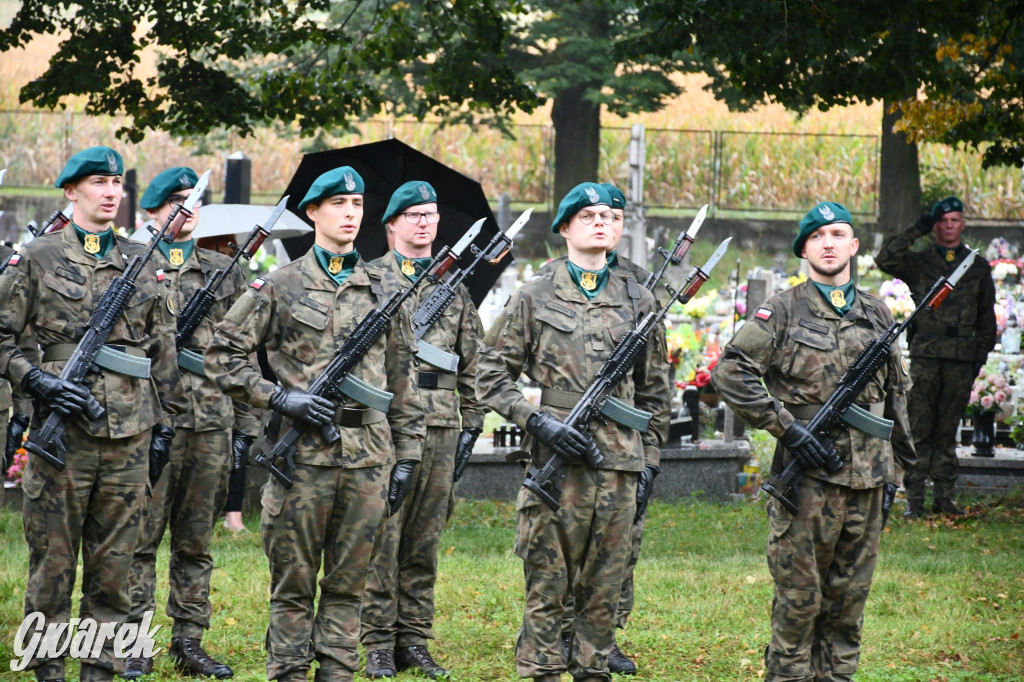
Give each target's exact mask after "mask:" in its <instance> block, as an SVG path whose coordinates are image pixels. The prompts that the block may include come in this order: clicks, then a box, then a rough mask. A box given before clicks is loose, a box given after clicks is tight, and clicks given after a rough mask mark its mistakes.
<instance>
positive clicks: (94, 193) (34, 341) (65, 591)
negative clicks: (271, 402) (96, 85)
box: [0, 147, 184, 681]
mask: <svg viewBox="0 0 1024 682" xmlns="http://www.w3.org/2000/svg"><path fill="white" fill-rule="evenodd" d="M122 173H123V164H122V162H121V157H120V155H118V154H117V152H115V151H114V150H112V149H110V148H109V147H93V148H90V149H87V150H85V151H83V152H79V153H78V154H75V155H74V156H72V157H71V159H69V160H68V163H67V165H66V166H65V168H64V170H63V171H62V172H61V174H60V176H59V177H58V179H57V183H56V184H57V187H61V188H63V190H64V194H65V196H66V197H67V198H68V199H69V200H70V201H71V202H72V203H73V204H74V213H73V217H72V224H71V225H69V226H68V227H66V228H64V229H63V230H62V231H60V232H57V233H53V234H46V235H41V236H39V237H37V238H36V239H34V240H32V241H31V242H30V243H29V244H27V245H26V246H25V247H24V249H23V253H22V255H21V258H20V260H19V262H18V263H16V264H13V263H12V265H11V266H9V267H8V268H7V270H6V271H5V272H4V274H3V276H2V277H0V301H2V302H3V303H2V307H0V374H2V375H4V376H6V377H7V378H8V379H9V380H10V381H11V382H12V383H14V384H17V385H20V386H22V387H23V388H24V389H25V392H26V393H27V394H28V395H30V396H31V397H32V398H33V399H34V401H35V416H34V421H33V428H38V427H39V424H40V422H41V420H45V419H46V417H47V416H48V415H49V413H50V411H51V410H58V411H60V412H62V413H64V414H65V415H68V416H65V418H64V426H65V428H66V433H65V439H66V442H67V444H68V446H69V451H68V453H67V456H66V458H65V461H66V467H65V468H64V470H63V471H57V469H56V468H54V467H53V466H51V465H50V464H48V463H47V462H46V461H45V460H42V459H40V458H39V457H36V456H30V457H29V463H28V468H27V470H26V471H25V475H24V479H23V481H22V488H23V490H24V495H25V502H24V510H23V513H24V523H25V538H26V540H27V541H28V545H29V578H28V585H27V587H26V593H25V613H26V614H29V613H32V612H35V611H40V612H42V614H43V615H44V617H45V619H46V622H48V623H49V622H53V623H66V622H68V618H69V617H70V610H71V591H72V587H73V585H74V581H75V569H76V565H77V563H78V550H79V545H81V549H82V565H83V576H82V599H81V605H80V608H79V616H80V617H81V618H93V619H95V620H96V621H97V622H98V623H101V624H102V623H115V624H120V623H123V622H126V621H127V620H128V618H129V610H130V606H131V600H130V598H129V595H128V588H127V584H128V575H129V572H130V568H131V559H132V552H133V551H134V548H135V542H136V537H137V536H138V533H139V528H140V521H141V516H142V509H143V503H144V499H145V496H146V494H147V481H148V479H149V476H150V461H158V460H160V459H162V458H163V457H165V456H166V453H167V449H168V447H169V445H170V439H171V437H172V436H173V429H172V428H171V426H170V424H171V422H172V419H173V416H174V415H175V414H179V413H180V412H181V411H182V410H183V409H184V396H183V395H182V393H181V388H180V385H179V379H178V370H177V366H176V363H175V358H174V354H175V353H174V337H173V333H174V330H173V327H172V324H171V321H170V317H169V316H168V315H166V314H165V312H166V302H165V300H164V296H163V292H162V291H161V289H160V287H159V286H158V284H157V278H156V273H155V269H154V268H152V267H148V266H147V267H146V268H144V269H143V271H142V273H141V274H140V275H139V277H138V279H137V280H136V283H135V284H136V291H135V294H134V296H133V297H132V299H131V301H130V302H129V304H128V306H127V308H126V310H125V312H124V313H123V314H122V316H121V319H120V320H119V321H118V323H117V325H116V326H115V327H114V329H113V331H112V333H111V334H110V336H109V338H108V340H107V357H108V358H109V359H112V360H113V361H112V362H107V361H106V360H105V361H104V362H103V363H102V364H103V365H104V368H103V369H101V371H100V373H99V374H90V375H89V379H90V380H91V381H92V384H91V388H83V387H79V386H75V385H74V384H70V383H69V382H65V381H63V380H61V379H60V378H59V376H58V375H59V374H60V371H61V369H62V368H63V366H64V364H65V362H66V360H67V359H68V358H69V356H70V355H71V352H72V351H73V350H74V348H75V346H76V344H77V343H78V341H79V339H80V337H81V334H82V331H83V330H84V329H85V327H86V324H87V322H88V320H89V318H90V317H91V315H92V313H93V310H94V308H95V307H96V305H97V303H98V301H99V299H100V297H101V296H102V295H103V293H104V292H105V291H106V289H107V287H108V285H109V284H110V283H111V281H112V280H113V279H114V278H115V277H117V276H119V275H121V274H122V272H123V271H124V269H125V267H126V266H127V261H128V259H129V258H130V257H131V256H132V255H135V254H141V252H142V250H141V247H140V245H139V244H136V243H134V242H130V241H128V240H127V239H123V238H121V237H119V236H117V235H116V234H115V233H114V231H113V230H112V229H111V228H110V221H111V220H112V219H113V218H114V216H115V214H116V212H117V207H118V204H119V203H120V200H121V196H122V191H123V190H122V185H121V176H122ZM19 344H22V345H38V347H39V348H41V350H42V363H41V365H39V366H35V365H33V363H32V361H31V359H30V357H28V356H26V354H25V353H23V352H22V350H21V349H20V348H19V347H18V346H19ZM142 358H148V360H149V361H150V362H151V367H150V368H146V367H145V364H146V363H144V362H143V363H139V362H138V361H139V360H140V359H142ZM140 364H141V365H142V366H141V367H140ZM90 392H91V394H92V396H93V397H94V398H95V399H96V400H97V401H98V402H99V404H100V405H102V406H103V407H104V408H105V413H104V416H103V417H102V418H100V419H99V420H97V421H94V422H90V421H88V420H87V419H86V418H85V417H84V416H80V415H79V413H80V412H81V411H82V409H83V407H84V405H85V401H86V398H87V396H88V394H89V393H90ZM122 665H123V663H121V662H120V661H118V660H116V659H115V656H114V650H113V642H112V641H110V640H107V642H106V646H105V647H104V648H103V650H102V652H101V653H100V656H99V657H98V658H85V659H82V672H81V679H82V680H85V681H90V680H109V679H112V677H113V674H114V672H115V667H117V668H118V672H119V671H120V667H121V666H122ZM29 666H30V668H31V669H34V671H35V675H36V678H37V679H39V680H61V679H63V678H64V659H63V658H51V659H40V658H36V659H35V660H33V661H32V662H31V663H30V664H29Z"/></svg>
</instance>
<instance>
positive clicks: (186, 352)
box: [178, 348, 206, 377]
mask: <svg viewBox="0 0 1024 682" xmlns="http://www.w3.org/2000/svg"><path fill="white" fill-rule="evenodd" d="M178 367H180V368H181V369H183V370H185V371H186V372H192V374H198V375H199V376H201V377H205V376H206V370H204V369H203V354H202V353H200V352H197V351H194V350H192V349H191V348H182V349H181V350H180V351H178Z"/></svg>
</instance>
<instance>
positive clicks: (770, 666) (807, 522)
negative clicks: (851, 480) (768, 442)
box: [764, 477, 882, 682]
mask: <svg viewBox="0 0 1024 682" xmlns="http://www.w3.org/2000/svg"><path fill="white" fill-rule="evenodd" d="M768 518H769V533H768V569H769V571H771V574H772V578H773V579H774V581H775V596H774V598H773V599H772V637H771V643H770V644H769V645H768V647H767V648H766V649H765V654H764V663H765V669H766V671H767V675H766V677H765V679H766V680H774V681H776V682H780V681H787V682H789V681H793V680H850V679H852V678H853V674H854V673H855V672H856V671H857V661H858V659H859V657H860V639H861V628H862V627H863V625H864V603H865V602H866V601H867V598H868V591H869V590H870V589H871V576H872V574H873V573H874V570H875V562H876V560H877V559H878V539H879V536H880V535H881V532H882V488H881V487H878V488H870V489H868V490H853V489H851V488H846V487H842V486H836V485H832V484H830V483H826V482H824V481H820V480H818V479H814V478H810V477H804V480H803V483H801V485H800V511H799V513H797V514H796V515H795V516H794V515H793V514H790V513H789V511H787V510H786V509H785V507H783V506H782V505H781V504H779V502H778V500H776V499H775V498H770V499H769V500H768Z"/></svg>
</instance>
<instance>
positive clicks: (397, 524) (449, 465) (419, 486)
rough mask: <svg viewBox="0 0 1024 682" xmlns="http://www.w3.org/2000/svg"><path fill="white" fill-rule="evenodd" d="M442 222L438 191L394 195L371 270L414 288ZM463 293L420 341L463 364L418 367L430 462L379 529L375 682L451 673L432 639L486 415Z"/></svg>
mask: <svg viewBox="0 0 1024 682" xmlns="http://www.w3.org/2000/svg"><path fill="white" fill-rule="evenodd" d="M440 217H441V216H440V214H439V213H438V212H437V192H436V191H435V190H434V188H433V187H432V186H431V185H430V183H427V182H422V181H412V182H407V183H405V184H403V185H402V186H401V187H399V188H398V189H397V190H395V192H394V194H392V196H391V200H390V201H389V202H388V206H387V208H386V209H385V211H384V215H383V217H382V218H381V220H382V221H383V222H384V223H385V225H386V226H387V229H388V231H389V232H390V233H391V234H392V235H393V236H394V239H395V248H394V251H393V252H390V253H387V254H385V255H384V256H382V257H381V258H379V259H377V260H376V261H374V262H373V265H376V266H378V267H380V268H382V269H384V270H387V271H389V272H391V273H392V274H393V275H395V277H396V278H398V279H399V281H401V280H405V281H406V282H414V281H416V279H417V278H419V277H420V275H421V274H422V272H423V268H425V267H427V266H428V265H429V264H430V260H431V256H430V247H431V244H432V243H433V241H434V238H435V237H436V236H437V224H438V221H439V219H440ZM406 286H408V284H407V283H406ZM436 287H437V285H436V284H433V283H431V282H424V283H423V284H422V285H421V286H420V288H419V289H417V290H416V293H415V294H414V297H413V298H412V299H410V300H409V301H407V302H406V303H405V306H406V307H408V309H409V310H413V311H414V310H416V309H417V308H418V307H419V305H420V303H421V302H422V301H424V300H425V299H426V298H427V297H428V296H429V295H430V294H431V292H432V291H433V290H434V289H435V288H436ZM457 291H458V295H457V297H456V298H455V300H454V301H452V303H451V304H450V305H449V306H448V308H447V309H446V310H445V312H444V314H443V315H442V317H441V318H440V319H439V320H438V321H437V322H436V323H434V325H433V326H432V327H431V328H430V330H429V331H427V333H426V334H424V336H423V339H422V341H424V342H426V343H428V344H430V345H431V346H433V347H434V348H436V349H439V350H441V351H444V352H445V353H448V354H453V355H456V356H458V357H459V361H458V368H457V371H456V372H455V373H451V372H448V371H445V370H441V369H439V368H437V367H434V366H433V365H430V364H428V362H427V360H426V359H425V356H422V357H419V358H417V360H416V366H417V370H418V374H417V383H418V384H419V387H420V389H421V391H420V394H421V396H422V398H423V401H424V408H425V410H424V411H425V412H426V426H427V431H426V437H425V438H424V440H423V459H422V460H421V461H420V465H419V467H418V468H417V472H416V478H415V482H414V484H413V489H412V492H410V493H409V499H408V500H407V501H406V502H405V504H404V505H403V507H402V508H401V509H400V510H399V512H398V513H397V514H393V515H392V516H391V517H389V518H388V519H386V520H385V521H384V523H382V524H381V527H380V530H379V531H378V532H377V539H376V541H375V544H374V557H373V560H372V562H371V564H370V573H369V575H368V576H367V581H366V593H365V594H364V595H363V610H362V616H361V621H362V623H361V631H360V635H359V639H360V641H362V643H363V646H364V647H366V676H367V677H370V678H376V677H392V676H394V675H395V674H396V672H397V671H401V670H405V669H408V668H418V669H419V670H422V671H423V672H424V673H425V674H426V675H427V676H429V677H432V678H437V677H440V676H443V675H447V674H448V671H447V670H445V669H444V668H442V667H441V666H440V665H438V664H437V662H436V661H434V659H433V657H432V656H431V655H430V651H429V650H428V649H427V646H426V645H427V641H428V640H431V639H433V638H434V633H433V623H434V583H435V582H436V581H437V552H438V548H439V546H440V542H441V531H442V530H444V525H445V523H446V522H447V520H448V517H449V516H450V515H451V511H452V509H453V507H454V504H455V485H454V484H455V481H456V480H458V476H457V474H461V472H462V469H463V468H464V467H465V466H466V464H467V463H468V461H469V458H470V455H472V453H473V445H474V443H475V442H476V439H477V437H478V436H479V435H480V431H481V429H482V428H483V424H484V416H483V413H484V407H483V406H482V405H480V404H479V403H478V402H476V389H475V382H474V377H475V373H476V358H477V344H478V343H479V342H480V338H481V337H482V336H483V329H482V327H481V325H480V318H479V316H478V315H477V312H476V306H474V305H473V301H472V299H471V298H470V296H469V291H468V290H467V289H466V287H465V286H463V285H459V288H458V290H457ZM456 390H457V392H456Z"/></svg>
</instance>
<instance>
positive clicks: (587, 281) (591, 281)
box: [580, 272, 597, 291]
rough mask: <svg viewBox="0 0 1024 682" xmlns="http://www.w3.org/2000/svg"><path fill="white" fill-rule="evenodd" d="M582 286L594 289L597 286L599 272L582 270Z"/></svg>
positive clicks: (590, 289)
mask: <svg viewBox="0 0 1024 682" xmlns="http://www.w3.org/2000/svg"><path fill="white" fill-rule="evenodd" d="M580 286H581V287H583V288H584V289H586V290H587V291H593V290H594V289H596V288H597V273H596V272H581V273H580Z"/></svg>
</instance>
